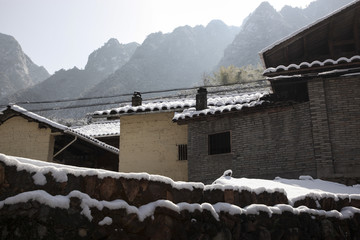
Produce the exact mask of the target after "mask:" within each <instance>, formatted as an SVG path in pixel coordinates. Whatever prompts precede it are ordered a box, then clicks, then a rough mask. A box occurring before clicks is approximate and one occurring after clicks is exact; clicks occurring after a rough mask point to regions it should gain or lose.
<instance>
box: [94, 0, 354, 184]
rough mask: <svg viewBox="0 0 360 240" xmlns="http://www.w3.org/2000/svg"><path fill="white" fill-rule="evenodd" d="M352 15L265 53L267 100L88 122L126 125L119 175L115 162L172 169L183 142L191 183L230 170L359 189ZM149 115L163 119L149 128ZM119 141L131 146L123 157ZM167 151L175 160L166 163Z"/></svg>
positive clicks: (131, 110)
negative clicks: (353, 185) (307, 178)
mask: <svg viewBox="0 0 360 240" xmlns="http://www.w3.org/2000/svg"><path fill="white" fill-rule="evenodd" d="M359 12H360V1H358V0H357V1H354V2H353V3H351V4H350V5H348V6H346V7H344V8H342V9H339V10H338V11H336V12H334V13H332V14H331V15H329V16H327V17H325V18H323V19H321V20H319V21H317V22H315V23H313V24H311V25H309V26H307V27H305V28H304V29H301V30H299V31H298V32H296V33H294V34H293V35H291V36H289V37H287V38H286V39H284V40H282V41H280V42H277V43H275V44H274V45H272V46H270V47H268V48H267V49H265V50H263V52H262V53H261V59H262V61H263V64H264V66H265V68H266V71H265V72H264V75H265V76H266V77H268V78H267V79H268V80H269V82H270V83H271V91H269V92H267V91H264V90H257V91H251V92H247V93H244V92H243V91H242V90H234V89H232V90H231V91H229V90H226V91H223V92H220V93H219V92H218V91H215V92H217V93H214V91H213V92H211V91H209V93H208V92H207V90H206V89H199V91H198V94H197V96H196V99H195V98H194V97H193V99H192V100H188V99H171V100H163V101H162V102H161V103H146V104H144V105H142V104H141V102H140V103H139V105H138V106H136V107H134V106H131V105H130V106H129V105H126V106H123V107H120V108H117V109H110V110H105V111H99V112H97V113H95V115H94V116H97V117H107V118H114V117H115V118H116V117H120V118H123V119H124V120H125V118H127V120H125V121H124V126H130V125H132V126H131V128H129V129H132V131H126V132H123V129H122V127H123V122H122V120H121V121H120V127H121V134H120V139H121V140H120V165H119V166H120V171H123V169H122V168H121V166H122V161H123V162H125V163H127V165H128V166H129V167H128V168H125V169H126V171H140V170H141V171H147V169H150V170H151V172H152V173H158V174H162V172H166V169H165V170H164V169H163V168H164V167H165V168H168V167H171V168H172V170H173V169H174V166H175V165H169V164H168V162H171V161H176V149H177V148H176V142H174V141H173V139H177V136H181V137H180V138H181V140H182V141H181V145H186V146H187V161H186V163H187V165H186V168H185V167H184V168H182V170H184V169H187V173H188V179H186V180H189V181H202V182H205V183H210V182H212V181H214V180H215V179H216V178H218V177H219V176H221V175H222V173H223V172H224V171H225V170H227V169H232V170H233V176H235V177H254V178H274V177H276V176H281V177H286V178H298V177H299V176H300V175H311V176H313V177H316V178H322V179H331V180H335V181H341V182H345V183H348V184H351V183H355V182H358V183H359V180H360V138H359V136H360V121H358V119H360V111H359V106H360V97H359V93H360V56H359V55H360V17H359V16H360V14H359ZM185 102H187V104H184V103H185ZM150 113H152V114H154V113H163V114H165V113H166V114H167V116H166V117H164V118H163V119H162V121H159V120H157V119H153V120H152V117H150V116H152V115H151V114H150ZM153 116H155V115H153ZM171 118H172V119H171ZM138 119H141V121H140V120H138ZM171 120H172V121H173V122H175V123H176V124H174V125H178V126H180V127H181V126H183V128H181V129H180V128H179V132H178V133H177V134H174V132H173V131H170V130H169V129H170V128H169V127H168V124H169V122H170V121H171ZM130 123H131V124H130ZM132 123H137V125H134V124H132ZM152 124H157V127H156V130H154V128H153V127H151V126H150V125H152ZM151 129H153V130H151ZM174 129H175V127H174ZM185 131H186V133H184V132H185ZM141 132H142V133H143V135H141V134H140V133H141ZM145 132H147V133H146V134H144V133H145ZM150 132H152V133H151V134H150ZM155 132H157V133H156V134H155ZM148 133H149V134H148ZM145 135H146V137H142V136H145ZM166 136H168V137H167V138H166ZM184 136H187V139H184ZM163 137H164V138H166V139H168V140H169V141H167V142H166V144H163V142H161V141H160V139H162V138H163ZM126 139H132V141H133V142H132V144H135V143H136V146H137V147H136V148H135V149H130V148H126V147H123V148H122V141H123V140H124V141H127V140H126ZM170 139H172V141H170ZM128 143H130V142H128ZM124 144H125V143H124ZM130 145H131V144H130ZM130 145H129V146H130ZM124 146H125V145H124ZM149 146H150V148H149ZM178 151H180V149H178ZM153 152H156V154H157V155H154V154H152V153H153ZM169 152H172V155H173V157H171V158H163V156H168V155H167V154H168V153H169ZM121 155H123V156H124V158H122V157H121ZM147 156H151V158H150V159H151V161H148V160H147ZM145 163H146V164H147V165H149V163H150V165H152V167H146V166H147V165H146V164H145ZM151 163H154V164H151ZM155 163H156V164H155ZM167 164H168V165H167ZM153 166H155V168H153ZM159 166H161V168H158V167H159ZM157 168H158V169H157ZM165 175H166V174H165ZM168 176H170V177H172V176H171V175H168Z"/></svg>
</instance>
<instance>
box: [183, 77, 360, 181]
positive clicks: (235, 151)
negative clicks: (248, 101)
mask: <svg viewBox="0 0 360 240" xmlns="http://www.w3.org/2000/svg"><path fill="white" fill-rule="evenodd" d="M308 94H309V102H306V103H301V104H296V105H294V106H291V107H282V108H277V109H268V110H261V111H259V112H256V113H247V114H245V113H241V112H240V113H237V114H228V115H223V116H221V117H212V118H211V117H210V118H208V119H207V120H204V121H195V122H190V123H189V134H188V141H189V142H188V147H189V149H188V150H189V151H188V155H189V156H188V159H189V160H188V171H189V180H190V181H203V182H205V183H210V182H212V181H214V180H215V179H216V178H218V177H219V176H221V175H222V173H223V172H224V171H225V170H227V169H232V170H233V174H234V176H235V177H253V178H274V177H276V176H280V177H287V178H297V177H298V176H299V175H305V174H306V175H311V176H313V177H317V178H323V179H331V180H337V181H341V182H343V183H348V184H350V182H354V183H359V182H360V181H359V180H360V109H359V107H360V76H359V75H358V76H347V77H337V78H326V79H312V80H310V81H309V82H308ZM224 131H230V132H231V142H232V152H231V153H229V154H220V155H213V156H209V155H208V135H209V134H213V133H218V132H224Z"/></svg>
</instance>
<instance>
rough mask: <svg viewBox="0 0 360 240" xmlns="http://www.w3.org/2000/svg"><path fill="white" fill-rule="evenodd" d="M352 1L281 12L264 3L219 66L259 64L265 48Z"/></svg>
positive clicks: (323, 1)
mask: <svg viewBox="0 0 360 240" xmlns="http://www.w3.org/2000/svg"><path fill="white" fill-rule="evenodd" d="M350 2H352V0H317V1H314V2H312V3H311V4H309V6H308V7H307V8H305V9H301V8H293V7H290V6H285V7H284V8H283V9H282V10H281V11H279V12H277V11H276V10H275V9H274V8H273V7H272V6H271V5H270V4H269V3H268V2H263V3H261V4H260V6H259V7H258V8H257V9H256V10H255V11H254V12H253V13H251V14H250V15H249V16H248V17H247V18H246V20H245V21H244V23H243V24H242V26H241V30H240V32H239V34H238V35H237V36H236V37H235V39H234V41H233V42H232V43H231V44H230V45H229V46H228V47H227V48H226V50H225V52H224V56H223V58H222V59H221V61H220V62H219V64H218V66H217V67H218V68H219V67H220V66H226V67H227V66H230V65H235V66H237V67H242V66H246V65H250V64H251V65H257V64H259V63H260V58H259V54H258V53H259V52H260V51H261V50H262V49H264V48H265V47H267V46H269V45H271V44H273V43H274V42H276V41H278V40H280V39H282V38H284V37H286V36H288V35H289V34H291V33H292V32H294V31H297V30H298V29H299V28H301V27H304V26H305V25H308V24H310V23H312V22H314V21H316V20H317V19H319V18H321V17H323V16H325V15H327V14H329V13H331V12H333V11H335V10H337V9H339V8H340V7H342V6H344V5H346V4H348V3H350Z"/></svg>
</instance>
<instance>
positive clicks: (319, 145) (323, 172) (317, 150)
mask: <svg viewBox="0 0 360 240" xmlns="http://www.w3.org/2000/svg"><path fill="white" fill-rule="evenodd" d="M325 84H326V82H325V80H323V79H318V80H315V81H310V82H309V83H308V93H309V99H310V115H311V122H312V132H313V141H314V155H315V162H316V165H317V177H319V178H324V177H326V176H332V175H333V173H334V166H333V158H332V146H331V141H330V132H329V121H328V111H327V110H328V106H327V104H326V91H325Z"/></svg>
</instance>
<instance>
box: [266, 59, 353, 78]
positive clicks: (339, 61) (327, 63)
mask: <svg viewBox="0 0 360 240" xmlns="http://www.w3.org/2000/svg"><path fill="white" fill-rule="evenodd" d="M355 62H360V56H359V55H356V56H353V57H351V58H346V57H341V58H339V59H337V60H333V59H326V60H325V61H322V62H321V61H313V62H311V63H308V62H302V63H300V64H290V65H289V66H284V65H280V66H278V67H276V68H273V67H271V68H268V69H266V70H265V71H264V73H263V74H264V75H266V74H269V73H277V72H283V71H289V70H299V69H306V68H312V67H323V66H335V65H339V64H342V63H355Z"/></svg>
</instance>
